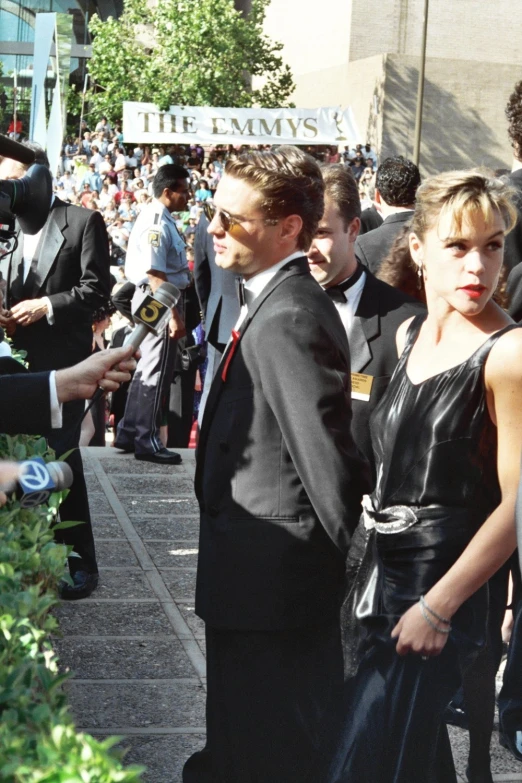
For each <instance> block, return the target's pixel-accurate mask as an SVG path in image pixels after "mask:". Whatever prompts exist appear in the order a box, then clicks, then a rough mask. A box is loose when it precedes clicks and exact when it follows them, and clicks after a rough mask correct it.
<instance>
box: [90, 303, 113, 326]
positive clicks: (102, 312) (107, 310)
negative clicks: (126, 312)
mask: <svg viewBox="0 0 522 783" xmlns="http://www.w3.org/2000/svg"><path fill="white" fill-rule="evenodd" d="M115 312H116V308H115V307H114V305H113V304H112V302H110V301H109V302H107V303H106V304H105V305H102V306H101V307H99V308H98V309H97V310H95V311H94V312H93V314H92V322H93V324H99V323H100V321H104V320H105V318H110V317H111V316H112V315H114V313H115Z"/></svg>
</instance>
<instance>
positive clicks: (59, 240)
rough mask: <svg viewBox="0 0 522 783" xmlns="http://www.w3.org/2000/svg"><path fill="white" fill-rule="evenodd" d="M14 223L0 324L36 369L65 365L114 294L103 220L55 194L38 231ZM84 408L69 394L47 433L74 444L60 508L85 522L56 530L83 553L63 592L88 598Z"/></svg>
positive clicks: (65, 447)
mask: <svg viewBox="0 0 522 783" xmlns="http://www.w3.org/2000/svg"><path fill="white" fill-rule="evenodd" d="M2 144H4V145H5V142H4V141H2ZM26 147H28V148H29V149H30V150H32V151H33V153H34V156H35V160H36V162H38V163H42V164H44V165H46V166H47V167H48V166H49V164H48V161H47V157H46V155H45V152H44V151H43V150H42V149H41V148H39V147H38V145H35V144H31V143H29V142H27V143H26ZM1 151H2V147H1V145H0V153H1ZM18 157H19V158H20V159H23V156H18ZM14 158H15V155H14V154H13V156H12V158H10V157H4V158H2V160H1V161H0V180H10V179H19V178H20V177H23V176H24V175H25V174H26V170H27V168H28V166H27V164H25V163H21V162H19V161H18V160H16V159H14ZM17 228H18V231H17V234H16V239H15V241H14V243H13V246H12V248H11V253H10V254H9V255H5V256H3V257H2V259H0V270H1V271H2V274H3V277H4V278H5V279H6V280H7V290H6V302H5V309H4V310H2V311H1V312H0V326H2V327H3V328H5V329H6V331H7V332H8V334H11V335H12V339H13V343H14V346H15V347H16V348H18V349H22V350H25V351H26V352H27V360H28V362H29V367H30V369H31V370H32V371H33V372H41V371H44V372H48V371H52V370H61V369H62V368H65V367H68V366H70V365H73V364H75V363H76V362H78V361H81V360H82V359H85V358H87V357H88V356H89V354H90V353H91V343H92V328H91V324H92V314H93V312H94V311H95V310H97V309H99V308H100V307H102V306H103V305H104V304H105V303H106V302H107V301H108V299H109V297H110V283H109V274H110V271H109V267H110V259H109V243H108V238H107V231H106V228H105V224H104V222H103V218H102V217H101V215H100V214H99V213H98V212H95V211H93V210H88V209H82V208H81V207H76V206H73V205H71V204H67V203H65V202H63V201H60V199H58V198H56V197H52V198H51V199H50V211H49V214H48V216H47V220H46V221H45V224H44V225H43V227H42V228H41V230H40V231H39V232H38V233H36V234H34V232H33V234H32V235H31V232H24V230H22V228H20V226H17ZM78 396H79V397H81V395H78ZM83 407H84V406H83V403H82V402H81V400H79V399H77V398H71V401H68V402H67V404H66V405H65V406H64V409H63V422H62V424H63V426H62V427H61V429H56V430H54V431H53V432H52V433H51V434H50V435H49V445H50V446H51V447H52V448H54V449H55V451H56V453H57V454H58V455H60V454H63V453H65V452H67V451H69V450H70V449H74V451H73V452H72V454H71V455H70V457H69V458H68V460H67V461H68V462H69V465H70V467H71V469H72V471H73V474H74V482H73V485H72V489H71V491H70V492H69V494H68V496H67V498H66V499H65V501H64V502H63V504H62V506H61V509H60V515H61V517H62V519H66V520H74V521H80V522H83V523H84V524H82V525H78V526H76V527H72V528H68V529H66V530H60V531H59V532H57V533H56V539H57V540H59V542H60V543H64V544H69V545H72V546H73V548H74V551H75V553H77V554H78V555H79V557H74V558H70V559H69V570H70V572H71V577H72V580H73V583H74V584H73V585H69V584H67V583H65V582H63V583H62V585H61V588H60V595H61V597H62V598H64V599H75V598H85V597H87V596H88V595H90V594H91V593H92V591H93V590H94V589H95V587H96V586H97V584H98V567H97V564H96V555H95V550H94V539H93V535H92V528H91V520H90V513H89V503H88V497H87V488H86V485H85V478H84V475H83V464H82V459H81V455H80V451H79V449H77V448H75V447H77V446H78V444H79V432H80V429H79V427H78V422H79V419H80V418H81V415H82V412H83Z"/></svg>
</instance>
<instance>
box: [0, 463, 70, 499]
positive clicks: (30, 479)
mask: <svg viewBox="0 0 522 783" xmlns="http://www.w3.org/2000/svg"><path fill="white" fill-rule="evenodd" d="M18 465H19V472H18V476H17V478H15V479H12V480H10V481H6V482H3V483H2V484H0V489H1V490H2V491H3V492H12V491H13V490H16V496H17V498H18V499H19V500H20V505H21V507H22V508H34V507H35V506H40V505H41V504H42V503H46V502H47V501H48V500H49V497H50V495H51V494H52V493H53V492H61V491H62V490H64V489H69V487H70V486H71V485H72V483H73V472H72V470H71V468H70V466H69V465H68V464H67V463H66V462H45V461H44V460H43V459H42V457H32V458H31V459H28V460H24V461H23V462H19V463H18Z"/></svg>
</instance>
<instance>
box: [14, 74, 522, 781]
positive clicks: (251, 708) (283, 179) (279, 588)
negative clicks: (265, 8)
mask: <svg viewBox="0 0 522 783" xmlns="http://www.w3.org/2000/svg"><path fill="white" fill-rule="evenodd" d="M507 115H508V119H509V121H510V129H509V130H510V136H511V139H512V142H513V148H514V153H515V163H514V171H513V173H512V174H510V175H509V176H508V177H504V178H500V177H498V176H496V175H494V174H493V172H488V171H485V170H481V169H473V170H471V171H458V172H447V173H443V174H439V175H438V176H435V177H432V178H430V179H428V180H426V181H425V182H422V181H421V175H420V171H419V169H418V167H417V166H416V165H415V164H414V163H413V162H412V161H410V160H408V159H407V158H405V157H402V156H394V157H389V158H385V159H384V160H382V161H381V162H380V164H379V162H378V160H377V156H376V154H375V153H374V151H373V150H372V149H371V146H370V145H369V144H367V145H365V146H363V145H361V144H358V145H356V146H355V147H354V148H350V147H346V148H345V149H344V152H340V151H339V150H338V149H336V148H335V147H330V148H325V149H314V148H310V149H308V150H301V149H298V148H296V147H289V146H282V147H279V148H276V149H272V148H270V147H267V146H266V145H262V146H260V147H255V148H247V147H240V148H235V147H234V146H233V145H229V146H228V147H222V146H216V147H214V148H206V149H205V148H203V147H202V146H200V145H197V144H195V145H193V146H182V145H172V146H169V147H167V148H165V147H157V148H156V147H147V146H146V145H140V144H138V145H137V146H135V147H132V148H131V146H129V145H127V146H126V145H124V142H123V138H122V136H121V132H120V129H119V127H118V126H115V127H114V128H112V127H111V126H110V123H109V122H108V121H107V119H106V118H102V119H101V120H100V122H98V123H97V124H96V125H95V127H94V129H90V128H89V127H87V125H85V127H84V128H82V133H81V135H80V137H78V138H77V139H76V140H75V141H73V140H72V139H68V140H67V143H66V144H65V146H64V155H63V159H62V169H63V170H62V171H61V172H60V173H59V174H58V176H57V177H56V179H55V184H54V188H55V194H56V195H57V196H58V198H57V199H55V201H54V202H53V206H52V209H51V213H50V217H49V218H48V226H47V228H46V229H45V234H44V235H40V236H37V237H34V238H33V237H27V236H23V232H22V233H21V234H20V235H19V236H18V241H17V242H16V243H15V244H14V245H13V247H11V250H10V256H9V257H8V256H7V254H6V255H5V256H4V259H7V261H6V262H5V263H4V264H3V268H2V274H3V279H4V281H5V282H6V285H5V296H6V301H5V303H4V305H3V307H2V308H1V310H0V324H2V326H3V327H4V328H5V329H6V332H7V333H8V334H10V335H12V339H13V341H14V343H15V345H18V346H19V347H25V348H26V350H27V351H28V357H29V362H30V364H31V365H32V367H33V369H40V370H42V371H43V370H45V371H48V370H58V371H60V370H61V368H63V366H64V364H63V362H64V361H67V362H69V363H72V360H73V358H76V359H78V358H83V357H84V356H86V355H88V353H89V352H90V351H94V352H95V353H100V354H102V353H103V350H104V348H105V345H106V343H105V342H104V333H105V330H106V327H107V325H108V324H109V321H110V318H111V317H112V313H113V312H114V310H117V311H118V312H119V313H120V315H122V317H123V319H124V320H123V321H122V322H121V323H120V328H118V329H114V332H113V335H112V344H113V345H115V346H117V345H121V344H122V342H123V341H124V340H125V339H126V337H127V336H128V335H129V334H130V333H131V332H132V330H133V329H136V330H139V329H140V328H141V327H140V326H139V325H138V326H136V327H134V323H133V322H134V321H135V322H136V323H137V324H149V325H150V324H151V323H152V322H154V323H155V324H157V328H156V329H155V330H153V329H152V328H149V329H146V330H143V331H144V334H145V332H146V334H145V337H144V339H143V340H142V342H141V358H140V360H139V362H138V364H137V367H136V371H135V373H134V377H133V379H132V381H131V382H130V385H129V386H128V387H127V389H126V390H125V389H124V390H123V399H121V398H120V399H117V400H113V408H112V413H113V416H114V417H115V418H114V422H113V424H114V426H115V442H114V446H115V447H116V448H119V449H120V450H121V451H123V452H126V453H132V454H134V457H135V458H136V459H142V460H148V461H150V462H155V463H157V464H163V465H175V464H179V462H181V456H180V455H179V454H177V453H176V452H173V451H170V450H169V448H168V447H170V446H174V447H175V446H186V445H188V442H189V437H190V432H191V430H192V429H193V428H195V427H196V421H197V422H198V424H199V428H198V432H199V442H198V453H197V471H196V480H195V489H196V495H197V498H198V501H199V505H200V511H201V518H200V519H201V531H200V546H199V561H198V573H197V588H196V613H197V614H198V615H199V617H201V618H202V619H203V620H204V622H205V624H206V652H207V678H208V693H207V713H206V714H207V743H206V746H205V748H204V749H203V750H201V751H199V752H197V753H195V754H194V755H193V756H192V757H191V758H190V759H188V761H187V763H186V764H185V767H184V771H183V781H184V783H216V782H217V781H226V783H254V781H255V782H256V783H273V781H278V782H279V783H304V782H305V781H309V783H355V781H360V780H364V779H368V780H371V781H372V783H454V782H455V783H456V779H457V778H456V772H455V768H454V763H453V759H452V754H451V747H450V744H449V739H448V734H447V730H446V723H458V724H459V725H464V723H465V725H466V726H468V728H469V733H470V753H469V766H468V770H467V777H468V781H469V783H491V782H492V775H491V769H490V739H491V734H492V729H493V719H494V710H495V674H496V671H497V669H498V666H499V664H500V660H501V657H502V641H503V639H502V628H503V624H504V627H506V623H505V619H504V616H505V610H506V605H507V594H508V586H509V584H510V579H511V585H512V597H511V599H510V606H511V609H512V617H511V623H510V627H511V629H512V630H511V633H512V637H511V643H510V646H509V650H508V658H507V666H506V674H505V677H504V683H503V688H502V692H501V694H500V699H499V714H500V728H501V734H502V738H503V741H504V743H505V744H506V746H507V747H508V748H509V749H510V750H511V752H512V753H513V754H514V755H515V756H516V757H517V758H519V759H520V760H522V749H521V748H522V692H521V688H520V674H519V672H520V671H521V665H522V663H521V661H520V655H521V653H520V642H521V639H522V596H521V590H520V584H521V580H520V568H519V562H518V559H517V556H516V553H515V549H516V526H515V517H516V512H517V509H516V498H517V491H518V489H519V483H520V461H521V454H522V422H521V420H520V409H521V405H522V374H521V370H520V368H521V366H522V364H521V362H520V358H521V355H522V332H521V331H520V329H519V328H518V324H517V323H516V322H515V320H514V319H513V318H511V317H510V313H511V314H512V315H513V316H514V317H516V315H517V313H518V311H519V310H518V308H519V307H520V302H519V301H518V299H517V297H518V298H520V292H519V289H520V284H519V277H520V276H521V271H522V242H521V241H520V240H521V236H520V226H521V217H522V209H521V208H520V204H519V203H518V201H517V191H518V194H520V193H522V181H521V180H520V177H519V173H520V172H522V82H521V83H520V84H519V85H517V86H516V88H515V92H514V93H513V95H512V96H511V98H510V103H509V105H508V111H507ZM311 153H313V154H311ZM12 163H13V162H12V161H11V162H8V163H7V164H6V162H5V161H2V162H0V173H1V172H2V171H3V172H4V176H12V177H17V176H21V175H22V174H23V171H22V169H21V168H20V167H18V168H16V167H13V165H12ZM4 164H6V165H5V168H2V167H4ZM6 172H7V173H6ZM107 237H108V238H109V240H110V251H109V246H108V243H107ZM109 254H110V255H109ZM111 259H112V262H113V266H114V267H116V269H114V270H113V271H114V272H116V271H117V269H120V270H122V272H121V273H120V279H117V278H116V277H114V278H113V279H112V280H111V279H110V278H109V266H110V261H111ZM53 264H54V266H53ZM4 269H5V270H6V272H5V275H4ZM508 272H510V276H509V281H508V288H509V289H510V290H511V292H512V294H513V301H512V303H511V305H508V303H507V300H506V299H505V297H504V289H505V286H504V285H503V284H502V282H501V283H500V284H499V280H502V276H504V278H505V277H507V273H508ZM162 313H163V314H162ZM517 320H518V319H517ZM73 324H74V325H75V326H74V329H73V326H72V325H73ZM87 327H88V328H87ZM134 334H135V335H136V332H134ZM64 347H65V348H67V350H68V355H67V357H66V358H65V357H64ZM196 379H198V380H196ZM196 384H197V385H198V392H200V395H199V396H198V397H197V399H196V402H195V395H194V392H195V387H196ZM68 404H69V405H73V403H71V402H69V403H68ZM74 405H75V407H74V409H73V408H70V409H69V410H68V411H67V412H64V418H65V419H66V422H65V423H63V426H62V429H61V434H60V436H57V437H56V438H55V441H56V443H57V444H60V448H63V449H65V446H66V445H68V446H69V447H70V446H71V445H73V446H74V445H77V442H78V440H79V430H78V421H79V417H80V418H81V414H82V411H83V407H82V406H83V403H81V402H80V403H79V407H78V404H76V403H74ZM116 408H117V409H118V410H117V411H116ZM80 409H81V410H80ZM94 410H95V409H93V411H94ZM85 421H86V420H85ZM105 423H106V409H105V403H104V402H103V398H102V406H101V408H99V409H98V411H97V413H96V414H95V416H94V417H93V418H92V429H94V431H95V434H96V430H97V432H98V435H100V433H101V437H102V439H103V440H104V429H105ZM116 425H117V426H116ZM83 434H84V437H85V440H84V441H83V442H85V443H88V442H93V441H92V440H91V437H92V432H91V433H90V434H89V433H88V431H87V429H84V433H83ZM57 447H58V445H57ZM74 470H75V471H76V473H75V482H77V483H76V484H75V485H73V486H75V493H73V492H71V496H73V497H72V502H73V503H74V504H75V506H74V512H73V511H72V508H73V507H72V506H71V509H70V513H71V514H73V513H74V516H72V517H71V518H74V519H82V520H84V521H85V523H86V524H85V527H84V528H83V531H82V532H80V534H78V531H77V530H76V529H74V528H73V529H72V532H70V533H66V535H67V536H70V538H63V536H64V533H65V531H62V532H60V534H59V535H60V536H62V538H63V540H64V541H66V543H71V544H72V545H73V546H74V547H75V549H76V551H77V552H78V553H79V555H80V556H79V558H71V560H74V561H75V562H74V563H72V562H71V563H70V569H71V576H72V578H73V579H72V581H73V584H69V585H68V586H67V585H65V586H64V587H62V593H61V594H62V597H63V598H66V599H67V598H68V599H71V598H72V599H74V598H82V597H85V596H87V595H90V594H91V593H92V591H93V590H94V589H95V588H96V585H97V583H98V570H97V565H96V559H95V552H94V543H93V540H92V530H91V527H90V517H89V512H88V503H87V500H86V496H85V491H84V488H85V482H84V481H83V483H82V475H83V474H82V464H81V458H79V457H76V462H75V464H74ZM69 502H71V499H69ZM521 512H522V508H520V509H518V515H519V516H520V524H521V525H522V513H521ZM82 515H83V516H82ZM78 535H79V536H80V537H79V538H78ZM510 575H511V576H510Z"/></svg>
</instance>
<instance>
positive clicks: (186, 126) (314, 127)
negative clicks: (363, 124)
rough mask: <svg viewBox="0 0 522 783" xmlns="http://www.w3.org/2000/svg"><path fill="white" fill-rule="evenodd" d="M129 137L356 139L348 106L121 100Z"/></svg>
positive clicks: (153, 140) (165, 140)
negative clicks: (166, 105) (161, 104)
mask: <svg viewBox="0 0 522 783" xmlns="http://www.w3.org/2000/svg"><path fill="white" fill-rule="evenodd" d="M123 136H124V139H125V141H132V142H137V143H140V144H182V143H191V142H199V143H201V144H335V145H341V146H344V145H349V144H353V143H355V142H358V141H359V140H360V139H359V133H358V129H357V126H356V124H355V121H354V118H353V112H352V110H351V109H350V108H348V109H345V110H344V111H343V110H341V109H340V108H339V107H337V108H336V107H333V108H321V109H222V108H215V107H210V106H171V107H170V110H169V111H168V112H163V111H160V110H159V109H158V107H157V106H155V105H154V104H153V103H134V102H132V101H125V102H124V104H123Z"/></svg>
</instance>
